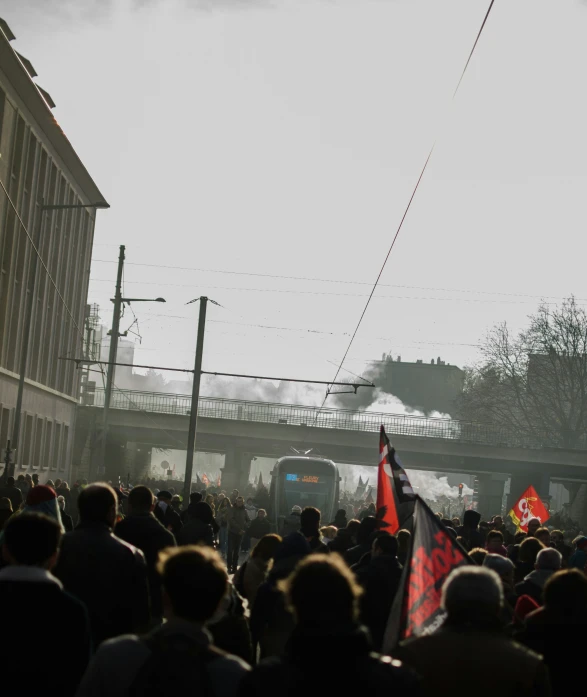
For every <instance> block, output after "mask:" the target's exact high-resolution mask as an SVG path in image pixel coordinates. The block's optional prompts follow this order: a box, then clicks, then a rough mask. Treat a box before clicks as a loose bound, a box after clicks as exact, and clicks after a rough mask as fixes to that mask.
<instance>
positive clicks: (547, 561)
mask: <svg viewBox="0 0 587 697" xmlns="http://www.w3.org/2000/svg"><path fill="white" fill-rule="evenodd" d="M562 561H563V555H562V554H561V553H560V552H559V551H558V549H553V548H552V547H547V548H546V549H541V550H540V551H539V552H538V554H537V556H536V568H537V569H551V570H553V571H558V570H559V569H560V568H561V566H562Z"/></svg>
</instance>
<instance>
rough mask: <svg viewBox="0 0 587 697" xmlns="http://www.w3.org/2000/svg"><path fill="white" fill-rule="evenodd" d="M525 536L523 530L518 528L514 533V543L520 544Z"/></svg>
mask: <svg viewBox="0 0 587 697" xmlns="http://www.w3.org/2000/svg"><path fill="white" fill-rule="evenodd" d="M527 537H528V535H527V534H526V533H525V532H524V531H523V530H520V531H519V532H517V533H516V534H515V535H514V544H515V545H521V544H522V542H523V541H524V540H525V539H526V538H527Z"/></svg>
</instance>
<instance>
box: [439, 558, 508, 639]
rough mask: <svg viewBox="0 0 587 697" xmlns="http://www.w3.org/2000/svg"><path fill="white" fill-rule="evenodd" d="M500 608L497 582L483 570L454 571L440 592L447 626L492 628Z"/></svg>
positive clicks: (465, 567) (489, 571)
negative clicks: (486, 625)
mask: <svg viewBox="0 0 587 697" xmlns="http://www.w3.org/2000/svg"><path fill="white" fill-rule="evenodd" d="M502 606H503V586H502V583H501V580H500V578H499V576H498V575H497V574H496V573H495V571H492V570H491V569H488V568H486V567H483V566H461V567H459V568H458V569H455V570H454V571H453V572H452V573H451V574H450V576H449V577H448V579H447V580H446V582H445V584H444V586H443V588H442V607H443V609H444V610H445V612H446V613H447V616H448V617H447V621H448V622H449V623H451V624H469V625H471V624H473V625H484V624H495V623H496V621H497V619H498V617H499V614H500V611H501V608H502Z"/></svg>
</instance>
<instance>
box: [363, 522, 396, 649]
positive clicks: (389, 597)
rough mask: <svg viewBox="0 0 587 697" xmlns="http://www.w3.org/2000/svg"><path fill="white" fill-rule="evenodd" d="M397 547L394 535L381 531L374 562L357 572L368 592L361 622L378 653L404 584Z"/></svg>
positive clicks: (365, 595) (375, 544)
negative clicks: (396, 598)
mask: <svg viewBox="0 0 587 697" xmlns="http://www.w3.org/2000/svg"><path fill="white" fill-rule="evenodd" d="M397 548H398V545H397V539H396V538H395V537H393V535H390V534H389V533H386V532H380V533H379V534H378V535H377V537H376V538H375V540H374V541H373V547H372V551H371V560H370V561H369V563H368V564H367V565H366V566H365V567H362V568H360V569H358V570H357V571H356V572H355V574H356V576H357V581H358V582H359V584H360V585H361V586H362V588H363V590H364V591H365V592H364V593H363V595H362V596H361V604H360V608H361V622H362V623H363V624H364V625H365V626H366V627H367V629H368V630H369V632H370V634H371V640H372V642H373V648H374V649H375V651H381V649H382V645H383V635H384V634H385V628H386V626H387V620H388V618H389V613H390V611H391V606H392V604H393V600H394V598H395V596H396V593H397V589H398V588H399V585H400V581H401V576H402V567H401V564H400V563H399V561H398V559H397Z"/></svg>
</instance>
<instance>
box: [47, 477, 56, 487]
mask: <svg viewBox="0 0 587 697" xmlns="http://www.w3.org/2000/svg"><path fill="white" fill-rule="evenodd" d="M47 486H50V487H51V488H52V489H54V488H55V482H54V481H53V480H52V479H47Z"/></svg>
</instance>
